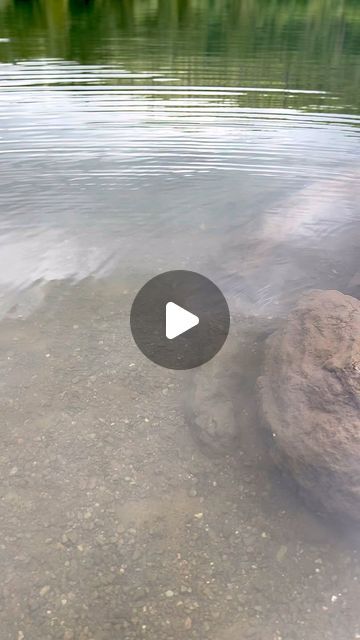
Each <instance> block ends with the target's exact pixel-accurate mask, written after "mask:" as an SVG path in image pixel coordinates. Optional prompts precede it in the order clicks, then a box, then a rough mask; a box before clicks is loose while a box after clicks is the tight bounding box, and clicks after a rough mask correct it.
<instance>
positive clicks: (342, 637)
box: [0, 0, 360, 640]
mask: <svg viewBox="0 0 360 640" xmlns="http://www.w3.org/2000/svg"><path fill="white" fill-rule="evenodd" d="M359 42H360V7H359V5H358V3H357V2H356V1H350V0H344V1H343V2H338V1H336V2H335V1H333V0H304V1H300V0H299V1H295V0H288V1H287V2H285V1H280V0H273V1H272V2H266V1H265V0H264V1H261V0H253V1H252V2H248V1H246V0H238V1H235V0H229V1H228V2H222V1H220V0H219V1H216V0H215V1H210V0H197V1H195V0H194V1H192V0H183V1H180V0H178V1H176V0H168V2H165V1H161V0H133V1H130V0H123V1H122V2H120V1H118V2H116V1H115V0H93V1H92V0H89V1H88V2H81V1H80V0H78V1H76V0H69V1H67V0H46V1H45V0H43V1H42V0H33V1H31V0H29V1H27V2H25V1H20V0H17V1H11V0H8V1H7V0H0V294H1V300H0V313H1V318H2V322H1V325H0V337H1V349H2V360H3V364H2V383H1V384H2V389H3V392H2V395H3V411H4V425H3V430H4V433H3V440H4V443H5V448H4V451H3V452H2V454H1V465H2V469H3V471H2V474H3V475H4V487H5V488H4V492H3V496H2V499H3V505H4V509H3V515H2V520H1V522H2V524H3V525H4V534H3V541H4V543H3V544H2V546H1V549H2V551H1V553H2V554H3V563H4V567H5V573H6V578H5V586H4V602H5V603H6V605H5V606H4V609H3V610H1V613H2V615H3V621H4V622H3V629H4V635H3V636H2V640H7V639H9V640H10V639H11V640H13V639H14V638H15V640H28V639H32V638H34V640H35V639H36V640H38V639H39V638H40V637H41V639H42V640H46V639H47V638H49V639H50V640H53V639H55V638H60V640H63V639H64V640H71V639H74V640H86V639H87V640H114V639H115V638H119V640H120V638H121V640H128V639H130V640H131V639H134V640H135V639H136V640H138V639H139V638H147V637H149V638H150V637H151V638H155V637H156V638H159V640H160V639H161V638H162V637H164V638H165V637H166V638H167V640H171V639H173V640H181V639H182V638H185V637H186V638H189V637H191V638H198V639H200V640H209V639H210V638H211V640H239V638H240V637H241V638H242V637H244V638H248V637H249V638H255V639H261V638H264V639H265V638H266V639H267V640H270V639H271V640H280V638H283V640H285V639H289V640H297V639H298V640H301V639H302V638H305V637H306V638H308V637H310V638H311V639H313V640H318V639H319V640H320V638H321V640H353V639H355V638H358V637H360V635H359V634H360V626H359V625H358V616H357V605H356V602H357V601H358V595H359V593H358V577H357V576H358V573H357V571H358V564H357V563H358V556H357V552H356V550H354V548H353V542H347V543H344V542H343V540H342V535H340V534H338V533H336V532H333V533H331V534H330V533H329V532H328V531H327V527H326V526H324V525H323V524H320V523H319V522H318V521H317V520H316V518H315V516H311V515H309V513H308V511H307V510H306V509H305V508H304V507H303V506H302V503H300V502H297V499H296V498H295V497H293V496H292V494H291V493H290V495H288V494H287V493H286V491H285V492H284V490H283V488H281V486H280V484H278V483H277V480H276V479H275V480H274V486H275V487H276V488H275V489H274V488H269V487H271V486H272V485H271V482H270V481H269V479H268V476H267V475H265V476H264V477H263V475H262V472H261V473H260V472H259V473H260V475H258V472H257V471H256V469H257V465H258V460H257V458H256V453H254V455H253V458H251V455H250V460H252V463H253V465H254V466H253V468H252V471H251V473H252V474H253V475H251V474H250V476H251V477H252V478H253V485H251V481H249V482H250V484H249V485H247V484H246V483H247V480H246V478H245V479H244V478H243V479H241V478H239V476H238V474H239V470H238V466H239V465H238V462H234V461H232V462H231V461H229V460H228V459H226V460H225V461H224V460H223V459H221V460H220V461H219V460H217V461H216V462H214V463H213V462H212V459H211V458H210V459H209V458H207V457H206V456H203V454H202V452H201V451H198V450H197V449H195V450H194V449H193V446H194V445H193V444H192V440H191V437H190V436H189V434H188V433H187V432H186V433H185V430H184V419H183V416H182V413H181V411H180V410H179V402H178V398H179V397H180V396H182V395H183V393H184V385H185V382H184V378H182V377H181V378H179V377H177V376H176V375H175V374H173V373H172V372H163V371H159V370H156V371H154V368H153V367H152V366H151V365H150V363H144V362H143V359H142V356H141V354H138V353H137V352H136V348H135V347H134V345H133V344H132V342H131V336H130V334H129V327H128V312H129V308H130V305H131V301H132V298H133V295H134V294H135V293H136V291H137V289H138V288H139V287H140V286H141V285H142V284H143V283H144V282H145V281H146V280H147V279H148V278H149V277H151V276H153V275H156V274H157V273H159V272H162V271H166V270H169V269H183V268H185V269H191V270H194V271H199V272H200V273H203V274H204V275H206V276H209V277H210V278H212V279H213V280H214V282H216V283H217V284H218V285H219V286H220V287H221V289H222V290H223V292H224V294H225V295H226V297H227V299H228V302H229V306H230V311H231V314H232V318H233V323H234V324H236V321H237V318H239V317H242V316H243V314H246V316H247V317H259V316H260V317H261V318H264V319H266V320H267V319H273V318H275V319H276V318H277V317H279V316H282V315H283V313H284V312H285V311H286V309H287V308H288V307H289V305H291V304H292V303H293V302H294V301H295V300H296V299H297V297H298V296H299V294H300V293H301V292H302V291H304V290H307V289H309V288H313V287H320V288H336V289H339V290H341V291H344V292H348V293H351V294H352V295H356V296H359V286H360V285H359V282H360V280H359V269H360V266H359V259H358V257H359V246H360V205H359V202H360V186H359V185H360V180H359V178H360V154H359V124H360V64H359V54H360V45H359ZM219 357H220V356H219ZM224 366H225V365H224ZM74 381H75V382H74ZM145 419H146V420H147V422H144V420H145ZM149 421H150V423H151V424H154V425H155V426H154V429H155V431H156V433H154V431H152V432H151V435H149V433H148V427H147V425H148V423H149ZM115 424H116V427H114V425H115ZM127 425H130V426H127ZM98 429H99V430H98ZM124 429H125V431H124ZM114 430H115V431H116V433H117V435H116V436H115V435H114ZM101 434H104V442H101V444H99V439H101V440H102V437H103V436H102V435H101ZM24 443H25V444H24ZM26 445H27V446H26ZM250 464H251V462H250ZM157 469H158V470H159V469H160V471H161V473H160V476H159V471H157ZM245 471H246V470H245ZM246 473H248V471H246ZM264 473H265V472H264ZM9 474H10V475H9ZM240 475H241V474H240ZM125 476H126V478H128V479H125V480H124V477H125ZM114 478H115V480H114ZM195 481H196V482H195ZM214 483H215V484H214ZM240 486H241V487H242V489H241V491H244V502H243V503H241V504H240V507H241V508H240V507H239V503H238V497H237V496H238V487H240ZM244 487H245V489H244ZM239 491H240V490H239ZM273 492H275V493H273ZM172 495H173V498H171V496H172ZM154 496H156V497H154ZM169 496H170V500H169ZM266 496H267V497H266ZM121 505H123V510H122V511H121V509H120V507H121ZM224 505H225V509H224V511H222V509H223V508H224ZM205 507H208V509H209V512H210V513H209V515H208V514H207V512H206V508H205ZM239 509H240V511H241V510H243V511H242V513H243V515H244V519H243V520H242V519H241V518H242V516H241V518H240V520H238V517H239V516H238V514H239ZM95 512H97V513H96V514H95ZM194 513H195V516H198V518H195V522H196V523H198V524H197V525H196V526H199V527H200V528H199V529H195V530H194V531H193V530H192V528H191V526H192V525H191V526H190V525H189V523H188V519H189V518H190V520H191V518H192V520H191V522H193V516H194ZM79 514H80V515H79ZM89 514H90V515H89ZM144 514H145V515H144ZM154 514H155V515H154ZM199 514H204V516H203V515H199ZM245 514H246V518H245ZM281 514H282V515H281ZM284 514H288V515H284ZM203 517H204V518H209V520H208V521H207V524H206V525H204V527H205V528H204V527H203V528H201V526H202V521H203ZM154 518H155V522H153V520H154ZM211 518H213V521H211ZM281 518H283V520H281ZM162 521H164V522H165V525H164V527H163V526H162V525H161V526H160V525H159V527H160V530H159V531H158V529H157V526H158V524H159V522H160V523H161V522H162ZM149 522H150V525H149ZM226 523H227V524H226ZM90 525H91V526H90ZM223 525H224V527H225V528H226V527H227V531H228V532H230V533H229V534H226V533H224V531H223V529H222V526H223ZM149 526H150V534H149V535H150V539H147V538H146V534H147V529H148V528H149ZM189 527H190V528H189ZM206 527H208V529H206ZM123 529H124V531H123ZM209 530H210V534H211V535H210V534H209V536H210V538H209V539H208V538H206V536H207V535H208V531H209ZM164 531H165V534H164ZM179 531H180V532H181V534H180V533H179ZM239 531H240V534H238V533H236V532H239ZM114 532H117V533H114ZM134 532H135V533H134ZM309 532H310V533H309ZM27 534H28V535H27ZM205 534H206V535H205ZM262 534H264V535H263V536H262ZM164 535H165V539H164V538H162V537H161V536H164ZM238 535H241V536H242V540H243V545H242V548H243V549H247V552H246V554H247V555H246V558H245V559H244V557H242V555H241V552H240V551H239V550H237V551H236V548H237V547H236V545H237V536H238ZM137 536H140V537H141V539H140V540H138V538H137ZM178 536H180V537H178ZM297 536H298V538H297ZM329 536H330V537H329ZM332 536H333V537H332ZM266 545H268V546H266ZM207 548H208V549H209V554H210V555H209V558H207V556H206V549H207ZM144 549H145V550H146V552H147V554H148V556H149V557H150V558H151V563H150V568H149V567H147V565H146V560H145V558H144V557H143V554H144ZM204 549H205V551H204ZM124 550H126V553H124ZM179 556H180V558H179ZM186 563H187V564H186ZM210 565H211V567H210ZM209 567H210V568H209ZM252 567H255V569H253V568H252ZM317 569H319V571H317ZM257 570H259V572H260V574H261V575H258V576H257V578H255V577H254V575H255V574H254V572H255V573H256V572H257ZM156 572H158V575H157V577H156V578H155V580H153V581H151V577H152V576H153V575H154V573H156ZM148 574H149V575H148ZM141 576H143V578H141ZM186 576H187V577H186ZM191 576H192V577H191ZM140 578H141V579H140ZM121 581H122V582H121ZM200 583H201V584H200ZM276 584H277V585H278V587H276ZM144 585H145V586H144ZM204 585H205V586H204ZM229 585H230V586H229ZM277 588H278V589H279V592H278V594H277V595H276V589H277ZM189 589H190V591H189ZM164 593H165V594H167V595H165V596H164ZM69 594H70V595H69ZM169 594H170V595H169ZM171 594H172V595H171ZM289 594H294V601H293V602H292V603H291V604H290V605H289V603H288V596H289ZM339 594H340V595H339ZM240 595H241V597H240ZM334 598H335V599H334ZM179 602H180V603H182V604H178V603H179ZM254 607H255V608H254ZM0 609H1V608H0ZM174 621H175V622H174ZM246 634H248V635H246Z"/></svg>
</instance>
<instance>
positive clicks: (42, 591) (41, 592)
mask: <svg viewBox="0 0 360 640" xmlns="http://www.w3.org/2000/svg"><path fill="white" fill-rule="evenodd" d="M49 591H50V586H49V585H48V584H46V585H45V586H44V587H42V588H41V589H40V592H39V593H40V595H41V597H42V598H43V597H44V596H46V594H47V593H49Z"/></svg>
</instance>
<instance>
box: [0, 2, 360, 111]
mask: <svg viewBox="0 0 360 640" xmlns="http://www.w3.org/2000/svg"><path fill="white" fill-rule="evenodd" d="M0 38H9V39H10V42H8V43H1V44H0V59H1V60H2V61H6V62H11V61H14V60H21V59H31V58H39V57H47V58H54V57H56V58H64V59H66V60H74V61H78V62H81V63H85V64H95V63H106V64H116V65H120V66H121V67H123V68H126V69H129V70H132V71H136V70H139V71H150V72H152V73H154V72H156V71H157V70H159V69H162V70H164V69H166V70H167V71H168V72H169V75H173V76H174V77H176V79H177V81H178V82H181V84H184V85H185V84H186V85H196V86H199V85H209V86H224V85H227V86H251V87H254V86H258V87H266V86H269V83H270V80H269V79H270V78H271V86H272V87H275V88H290V89H316V90H318V91H327V92H329V93H330V94H331V95H332V96H334V97H335V98H336V97H337V96H340V95H341V97H342V99H341V103H339V104H338V103H337V101H336V99H335V100H334V101H333V109H334V110H337V109H338V110H345V111H347V112H359V109H360V105H359V90H358V87H359V86H360V65H359V53H360V3H359V2H358V0H87V1H86V0H0ZM256 99H257V98H256V96H253V97H252V98H251V100H252V106H257V105H256ZM244 100H245V102H246V98H244ZM266 100H267V103H266V104H267V106H275V107H278V106H287V105H288V100H291V101H292V102H291V104H292V106H293V105H294V104H295V105H296V106H298V107H299V108H309V109H312V108H321V104H322V103H321V100H320V98H316V97H312V98H311V99H310V98H309V96H304V97H302V96H301V95H300V96H299V95H297V96H296V100H295V98H288V97H287V96H286V94H285V95H284V94H281V97H279V95H277V94H271V95H268V96H267V97H266ZM294 100H295V102H294ZM261 101H262V102H261V106H264V96H262V97H261ZM259 106H260V105H259ZM327 107H329V105H327Z"/></svg>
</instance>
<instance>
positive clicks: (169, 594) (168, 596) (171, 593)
mask: <svg viewBox="0 0 360 640" xmlns="http://www.w3.org/2000/svg"><path fill="white" fill-rule="evenodd" d="M174 595H175V593H174V592H173V591H171V589H168V591H165V596H166V597H167V598H173V597H174Z"/></svg>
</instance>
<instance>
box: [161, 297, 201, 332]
mask: <svg viewBox="0 0 360 640" xmlns="http://www.w3.org/2000/svg"><path fill="white" fill-rule="evenodd" d="M197 324H199V318H198V316H196V315H195V314H194V313H190V311H186V309H183V308H182V307H179V305H178V304H175V302H168V303H167V305H166V331H165V333H166V337H167V338H168V340H173V339H174V338H177V337H178V336H181V334H182V333H185V331H189V329H192V328H193V327H196V325H197Z"/></svg>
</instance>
